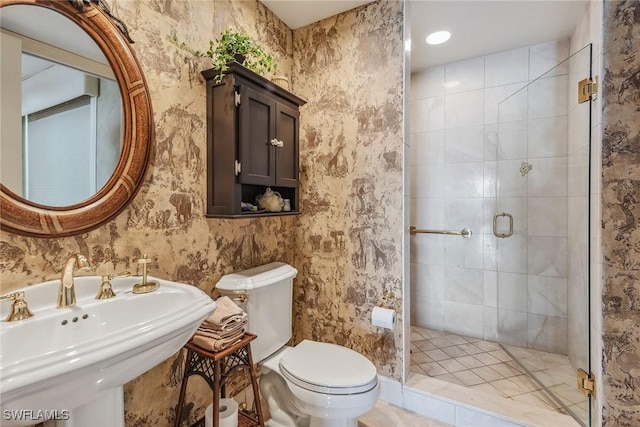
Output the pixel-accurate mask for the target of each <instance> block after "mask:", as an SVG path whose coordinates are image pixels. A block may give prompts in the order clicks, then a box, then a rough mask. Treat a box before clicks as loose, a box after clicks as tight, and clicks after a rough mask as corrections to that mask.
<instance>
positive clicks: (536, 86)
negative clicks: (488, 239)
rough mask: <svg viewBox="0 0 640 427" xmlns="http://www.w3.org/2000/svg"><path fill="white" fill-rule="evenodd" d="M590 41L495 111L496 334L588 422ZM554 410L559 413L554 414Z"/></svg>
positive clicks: (560, 402) (561, 404) (556, 398)
mask: <svg viewBox="0 0 640 427" xmlns="http://www.w3.org/2000/svg"><path fill="white" fill-rule="evenodd" d="M587 77H591V45H588V46H586V47H584V48H583V49H582V50H580V51H578V52H577V53H575V54H574V55H572V56H571V57H569V58H568V59H567V60H565V61H563V62H562V63H560V64H558V65H557V66H555V67H553V68H552V69H550V70H549V71H547V72H546V73H544V74H543V75H541V76H540V77H538V78H535V80H532V81H530V82H529V83H528V84H526V85H524V84H523V86H524V87H523V88H522V89H520V90H518V91H517V92H515V93H513V94H512V95H510V96H509V97H508V98H506V99H505V100H503V101H502V102H501V103H500V104H499V107H498V131H497V132H498V136H497V150H498V151H497V164H496V178H497V179H496V196H497V197H496V204H495V211H494V212H493V214H494V216H493V221H492V222H493V227H494V230H493V231H494V239H495V240H494V243H495V248H496V260H497V263H496V265H497V279H498V286H497V293H498V295H497V296H498V313H497V315H498V337H499V341H500V344H502V345H503V347H504V348H505V350H506V351H507V352H509V353H510V354H511V356H512V357H513V358H514V359H515V360H517V361H518V362H519V364H520V365H521V367H522V368H524V369H525V370H526V371H527V372H528V373H529V374H530V375H531V376H532V377H533V378H534V379H535V380H536V381H537V382H538V383H539V384H538V385H539V386H540V389H544V390H546V391H547V392H549V393H550V394H551V395H552V396H553V400H552V399H548V401H549V406H550V409H557V408H561V409H563V410H564V411H566V412H569V413H570V414H571V415H573V416H574V418H576V419H577V420H579V421H580V422H581V423H582V424H584V425H589V419H590V414H589V408H590V404H589V403H590V402H589V398H588V397H586V396H584V395H583V394H581V393H580V392H579V391H577V388H576V370H577V369H578V368H581V369H583V370H585V371H586V372H590V351H589V348H590V343H589V256H590V254H589V206H590V203H589V193H590V188H589V175H590V174H589V168H590V166H589V158H590V154H589V153H590V139H591V132H590V130H591V122H590V120H591V102H590V101H587V102H585V103H582V104H579V103H578V82H579V81H580V80H582V79H585V78H587ZM554 406H555V408H553V407H554Z"/></svg>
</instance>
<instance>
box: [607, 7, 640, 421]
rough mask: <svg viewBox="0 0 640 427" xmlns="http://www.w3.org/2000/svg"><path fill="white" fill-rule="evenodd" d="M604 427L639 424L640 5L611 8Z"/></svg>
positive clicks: (608, 67)
mask: <svg viewBox="0 0 640 427" xmlns="http://www.w3.org/2000/svg"><path fill="white" fill-rule="evenodd" d="M604 5H605V6H604V34H605V35H604V79H603V81H602V85H603V141H602V144H603V146H602V218H603V221H602V227H603V228H602V241H603V248H604V254H603V255H604V263H603V276H604V283H603V292H602V303H603V305H602V315H603V331H602V335H603V355H602V365H603V371H604V375H603V384H602V391H601V392H602V393H603V396H604V402H603V408H602V421H603V423H602V424H603V426H623V427H631V426H638V425H640V243H639V242H640V54H639V53H638V51H639V49H640V2H639V1H637V0H622V1H605V3H604Z"/></svg>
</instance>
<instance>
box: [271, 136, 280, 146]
mask: <svg viewBox="0 0 640 427" xmlns="http://www.w3.org/2000/svg"><path fill="white" fill-rule="evenodd" d="M279 142H280V141H278V140H277V139H275V138H273V139H272V140H271V141H269V144H271V145H273V146H275V147H277V146H278V143H279Z"/></svg>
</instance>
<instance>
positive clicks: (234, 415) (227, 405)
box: [218, 399, 238, 427]
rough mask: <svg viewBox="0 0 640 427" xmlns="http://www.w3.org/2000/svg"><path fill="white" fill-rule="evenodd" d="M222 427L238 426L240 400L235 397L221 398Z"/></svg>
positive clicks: (220, 419)
mask: <svg viewBox="0 0 640 427" xmlns="http://www.w3.org/2000/svg"><path fill="white" fill-rule="evenodd" d="M219 421H220V422H219V423H218V425H219V426H220V427H238V402H236V401H235V400H233V399H220V418H219Z"/></svg>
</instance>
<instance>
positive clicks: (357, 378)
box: [280, 340, 378, 394]
mask: <svg viewBox="0 0 640 427" xmlns="http://www.w3.org/2000/svg"><path fill="white" fill-rule="evenodd" d="M280 372H281V373H282V375H283V376H284V377H285V378H286V379H288V380H289V381H291V382H292V383H294V384H296V385H297V386H299V387H302V388H305V389H307V390H311V391H316V392H319V393H326V394H355V393H364V392H367V391H369V390H371V389H372V388H374V387H375V386H376V385H377V384H378V375H377V372H376V368H375V366H373V363H371V362H370V361H369V360H368V359H367V358H366V357H364V356H362V355H361V354H359V353H357V352H355V351H353V350H350V349H348V348H346V347H342V346H339V345H335V344H327V343H321V342H315V341H308V340H304V341H302V342H301V343H300V344H298V345H297V346H295V347H294V348H293V349H292V350H291V351H289V352H287V353H286V354H285V355H284V356H282V358H281V359H280Z"/></svg>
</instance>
